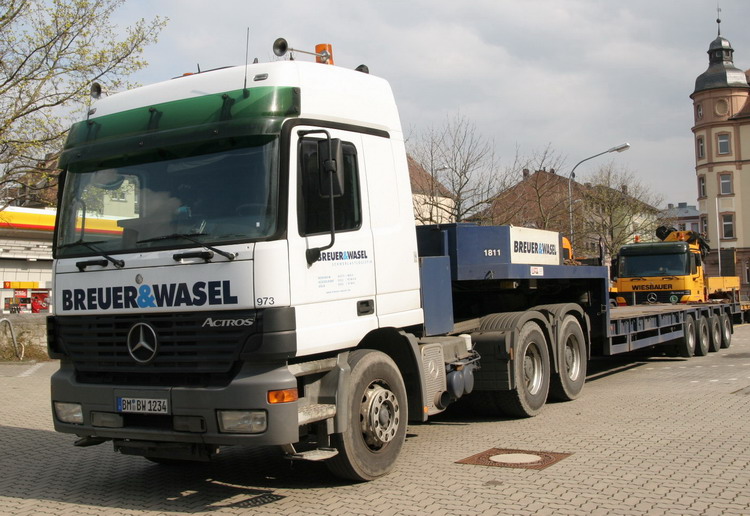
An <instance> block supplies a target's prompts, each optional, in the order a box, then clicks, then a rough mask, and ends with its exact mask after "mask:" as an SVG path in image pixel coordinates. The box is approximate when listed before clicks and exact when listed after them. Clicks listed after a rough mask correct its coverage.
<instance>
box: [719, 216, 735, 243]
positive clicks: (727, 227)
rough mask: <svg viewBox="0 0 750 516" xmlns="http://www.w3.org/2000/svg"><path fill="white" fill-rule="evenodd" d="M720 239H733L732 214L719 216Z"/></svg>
mask: <svg viewBox="0 0 750 516" xmlns="http://www.w3.org/2000/svg"><path fill="white" fill-rule="evenodd" d="M721 228H722V233H723V236H722V238H734V213H726V214H724V215H722V216H721Z"/></svg>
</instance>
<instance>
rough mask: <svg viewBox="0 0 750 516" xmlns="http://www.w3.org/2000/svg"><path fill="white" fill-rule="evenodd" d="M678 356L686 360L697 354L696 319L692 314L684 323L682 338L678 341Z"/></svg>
mask: <svg viewBox="0 0 750 516" xmlns="http://www.w3.org/2000/svg"><path fill="white" fill-rule="evenodd" d="M677 354H678V355H680V356H681V357H684V358H690V357H692V356H693V355H694V354H695V319H693V316H692V315H690V314H686V315H685V321H684V322H683V323H682V337H681V338H680V339H679V340H678V341H677Z"/></svg>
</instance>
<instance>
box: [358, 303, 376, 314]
mask: <svg viewBox="0 0 750 516" xmlns="http://www.w3.org/2000/svg"><path fill="white" fill-rule="evenodd" d="M374 313H375V301H373V300H372V299H365V300H364V301H357V315H358V316H360V315H372V314H374Z"/></svg>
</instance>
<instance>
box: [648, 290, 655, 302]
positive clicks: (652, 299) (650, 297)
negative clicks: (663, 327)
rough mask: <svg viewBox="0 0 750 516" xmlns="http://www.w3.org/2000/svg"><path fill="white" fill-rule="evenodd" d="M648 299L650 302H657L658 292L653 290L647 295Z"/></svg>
mask: <svg viewBox="0 0 750 516" xmlns="http://www.w3.org/2000/svg"><path fill="white" fill-rule="evenodd" d="M646 301H648V302H649V303H656V301H657V298H656V292H651V293H650V294H649V295H648V296H646Z"/></svg>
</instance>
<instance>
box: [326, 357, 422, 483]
mask: <svg viewBox="0 0 750 516" xmlns="http://www.w3.org/2000/svg"><path fill="white" fill-rule="evenodd" d="M349 367H350V368H351V377H350V379H351V382H350V385H351V389H350V391H349V398H348V400H346V401H345V403H348V405H349V412H350V416H349V427H348V428H347V430H346V431H344V432H343V433H341V434H335V435H333V436H332V442H333V444H334V446H335V447H336V449H337V450H338V452H339V453H338V455H336V456H335V457H333V458H331V459H329V460H328V461H327V462H326V465H327V466H328V469H329V470H330V471H331V472H332V473H333V474H334V475H336V476H338V477H341V478H346V479H349V480H356V481H366V480H374V479H376V478H378V477H381V476H383V475H385V474H387V473H388V472H389V471H390V470H391V469H393V466H394V464H395V463H396V459H397V458H398V454H399V452H400V451H401V446H402V445H403V444H404V438H405V436H406V422H407V421H408V413H407V410H408V409H407V403H406V388H405V387H404V381H403V379H402V378H401V373H400V372H399V370H398V366H396V364H395V363H394V362H393V360H391V358H390V357H389V356H388V355H386V354H385V353H381V352H380V351H373V350H367V349H358V350H356V351H353V352H352V353H350V354H349Z"/></svg>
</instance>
